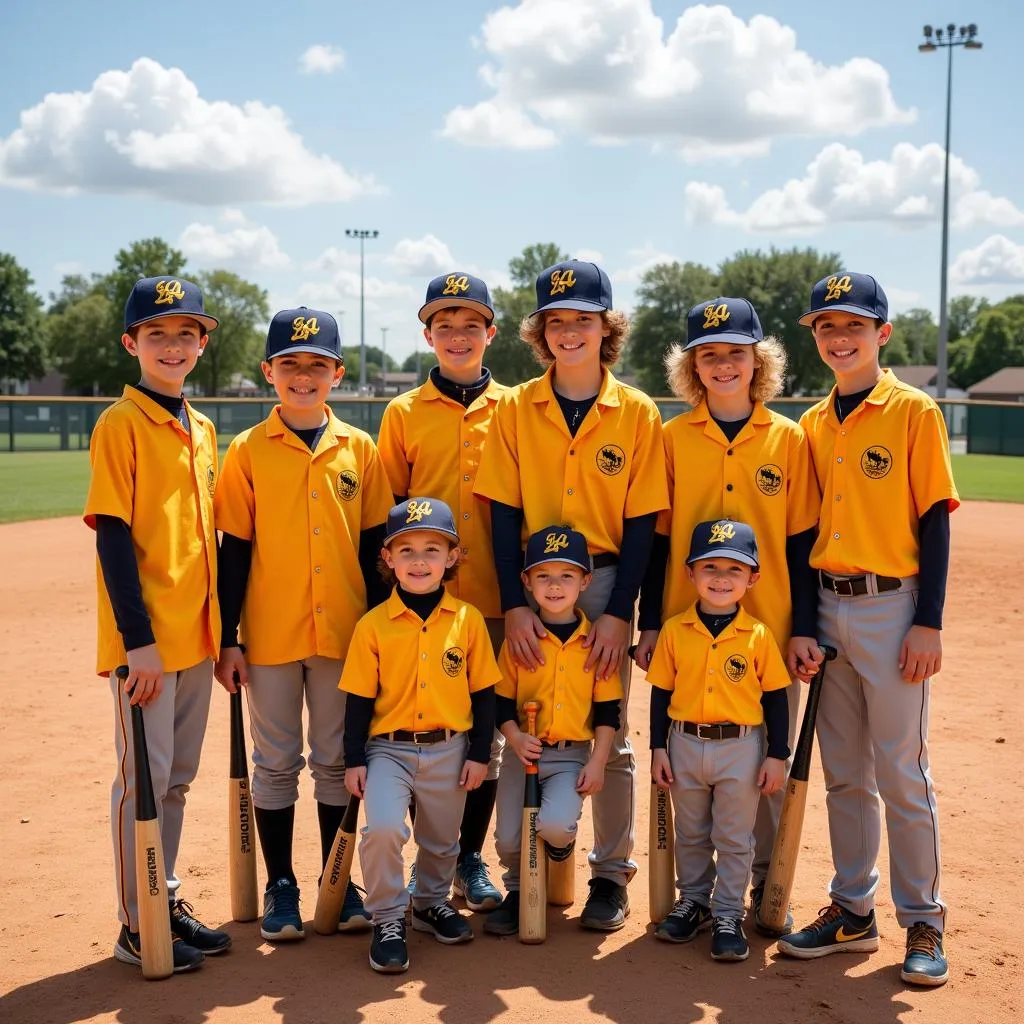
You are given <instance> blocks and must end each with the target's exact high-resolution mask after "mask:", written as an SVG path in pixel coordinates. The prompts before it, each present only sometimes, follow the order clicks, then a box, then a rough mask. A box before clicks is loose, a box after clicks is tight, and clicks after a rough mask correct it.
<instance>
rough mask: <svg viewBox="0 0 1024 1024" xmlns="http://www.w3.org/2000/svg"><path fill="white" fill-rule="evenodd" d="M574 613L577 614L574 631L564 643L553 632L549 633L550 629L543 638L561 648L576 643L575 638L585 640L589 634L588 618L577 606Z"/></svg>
mask: <svg viewBox="0 0 1024 1024" xmlns="http://www.w3.org/2000/svg"><path fill="white" fill-rule="evenodd" d="M576 614H577V615H578V616H579V622H578V623H577V624H576V631H575V632H574V633H573V634H572V636H571V637H569V639H568V640H566V641H565V643H564V644H563V643H562V642H561V641H560V640H559V639H558V637H557V636H555V634H554V633H551V632H550V631H549V632H548V635H547V636H546V637H545V639H546V640H548V641H550V642H551V643H552V644H554V645H555V646H556V647H561V648H562V649H563V650H564V649H565V648H566V647H568V646H569V645H570V644H574V643H576V641H577V640H580V641H582V640H586V639H587V636H588V635H589V634H590V619H588V618H587V617H586V615H584V614H583V612H582V611H580V609H579V608H577V609H576Z"/></svg>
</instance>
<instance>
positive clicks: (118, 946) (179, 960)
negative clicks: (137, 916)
mask: <svg viewBox="0 0 1024 1024" xmlns="http://www.w3.org/2000/svg"><path fill="white" fill-rule="evenodd" d="M171 955H172V956H173V957H174V973H175V974H184V973H185V971H194V970H195V969H196V968H197V967H199V966H200V965H201V964H202V962H203V961H204V960H205V959H206V957H205V955H204V954H203V951H202V950H200V949H196V948H195V947H194V946H190V945H189V944H188V943H187V942H182V941H181V939H179V938H177V937H172V939H171ZM114 959H115V960H120V962H121V963H123V964H131V965H132V966H134V967H141V966H142V943H141V942H140V941H139V933H138V932H130V931H129V930H128V925H126V924H123V925H121V934H120V935H118V937H117V942H115V943H114Z"/></svg>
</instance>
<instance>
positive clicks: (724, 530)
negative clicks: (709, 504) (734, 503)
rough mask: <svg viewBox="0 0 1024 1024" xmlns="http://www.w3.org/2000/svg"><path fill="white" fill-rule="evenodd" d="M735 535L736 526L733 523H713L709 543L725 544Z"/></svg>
mask: <svg viewBox="0 0 1024 1024" xmlns="http://www.w3.org/2000/svg"><path fill="white" fill-rule="evenodd" d="M735 536H736V527H734V526H733V525H732V523H712V525H711V538H710V539H709V540H708V543H709V544H723V543H725V541H727V540H732V539H733V537H735Z"/></svg>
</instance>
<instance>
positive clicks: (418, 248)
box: [384, 235, 455, 277]
mask: <svg viewBox="0 0 1024 1024" xmlns="http://www.w3.org/2000/svg"><path fill="white" fill-rule="evenodd" d="M384 262H385V263H388V264H390V265H391V266H393V267H394V268H395V269H396V270H397V272H398V273H399V274H402V275H403V276H406V275H407V276H409V277H413V276H416V277H435V276H436V275H438V274H442V273H444V272H445V271H446V270H454V269H455V258H454V257H453V256H452V252H451V249H449V248H448V246H447V245H446V244H445V243H444V242H442V241H441V239H440V238H437V237H435V236H434V235H424V236H423V237H422V238H403V239H402V240H401V241H399V242H398V243H397V244H396V245H395V248H394V251H393V252H392V253H391V255H390V256H385V257H384Z"/></svg>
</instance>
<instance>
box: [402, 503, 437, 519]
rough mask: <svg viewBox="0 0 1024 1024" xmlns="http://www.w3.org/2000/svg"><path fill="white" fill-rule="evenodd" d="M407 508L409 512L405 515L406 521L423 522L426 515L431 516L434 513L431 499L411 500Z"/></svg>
mask: <svg viewBox="0 0 1024 1024" xmlns="http://www.w3.org/2000/svg"><path fill="white" fill-rule="evenodd" d="M406 508H407V510H408V512H409V514H408V515H407V516H406V517H405V521H406V522H407V523H419V522H422V521H423V517H424V516H431V515H433V513H434V510H433V509H432V508H431V507H430V502H429V501H421V502H415V501H410V502H409V504H408V505H407V506H406Z"/></svg>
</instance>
